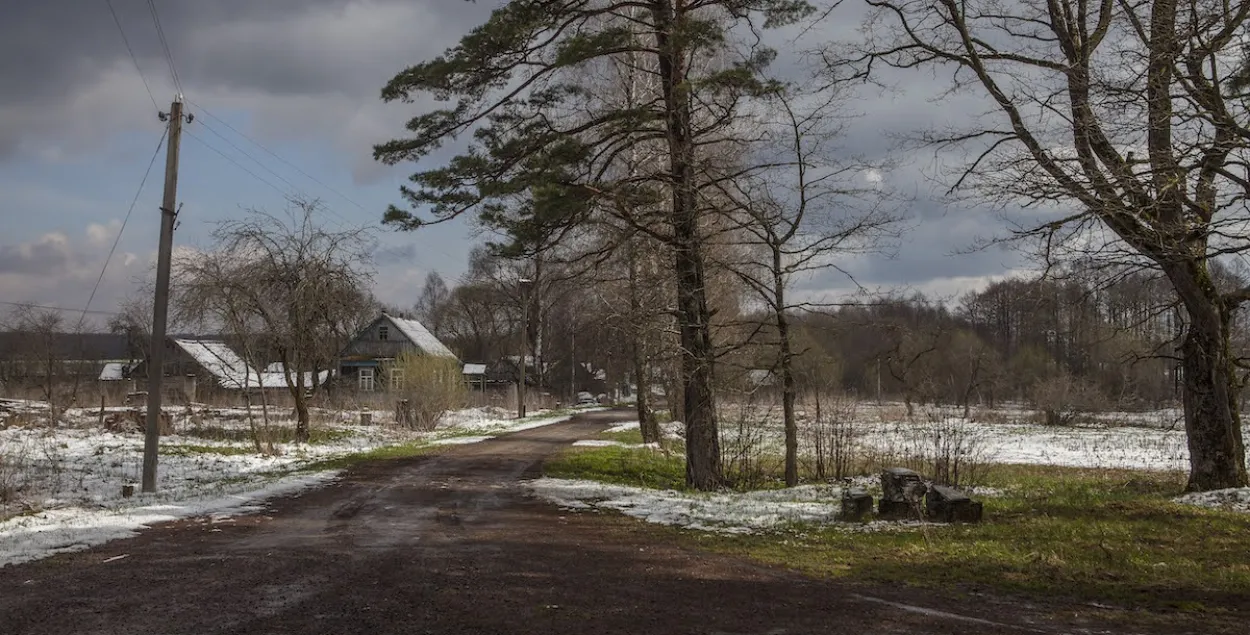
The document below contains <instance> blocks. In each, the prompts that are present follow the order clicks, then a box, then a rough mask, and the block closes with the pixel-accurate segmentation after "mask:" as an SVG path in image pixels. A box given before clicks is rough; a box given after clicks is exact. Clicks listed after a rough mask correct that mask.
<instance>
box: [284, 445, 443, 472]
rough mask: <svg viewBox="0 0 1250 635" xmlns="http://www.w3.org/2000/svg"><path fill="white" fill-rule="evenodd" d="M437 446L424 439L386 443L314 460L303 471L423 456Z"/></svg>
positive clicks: (338, 468)
mask: <svg viewBox="0 0 1250 635" xmlns="http://www.w3.org/2000/svg"><path fill="white" fill-rule="evenodd" d="M437 447H438V446H435V445H430V444H429V443H427V442H425V441H413V442H410V443H402V444H399V445H388V446H384V447H380V448H374V449H372V450H368V451H366V452H357V453H355V454H348V455H344V456H338V457H334V458H329V459H323V460H321V461H316V462H314V463H310V464H308V465H307V466H305V467H304V468H302V469H303V471H309V472H315V471H320V470H343V469H347V468H349V467H351V466H353V465H356V464H358V463H364V462H368V461H384V460H388V459H406V458H411V457H414V456H423V455H425V454H429V453H430V452H431V451H432V450H434V449H435V448H437Z"/></svg>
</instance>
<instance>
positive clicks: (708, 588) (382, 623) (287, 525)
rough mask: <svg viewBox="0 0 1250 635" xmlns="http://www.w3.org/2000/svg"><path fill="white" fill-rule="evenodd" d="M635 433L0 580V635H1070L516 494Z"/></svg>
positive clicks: (8, 573) (996, 611)
mask: <svg viewBox="0 0 1250 635" xmlns="http://www.w3.org/2000/svg"><path fill="white" fill-rule="evenodd" d="M628 418H629V413H628V412H598V413H590V414H585V415H581V416H579V417H577V418H575V419H574V420H572V421H570V422H567V423H562V424H557V425H552V426H548V427H544V428H537V429H533V430H528V431H524V432H519V433H516V434H512V435H509V436H506V437H501V438H499V439H495V440H491V441H487V442H483V443H479V444H475V445H464V446H450V447H448V448H447V449H446V450H445V451H442V452H441V453H439V454H437V455H431V456H426V457H419V458H413V459H404V460H394V461H385V462H377V463H371V464H367V465H363V466H360V467H357V468H354V469H353V470H351V471H350V472H349V473H348V474H347V475H346V476H345V477H344V478H343V479H342V480H341V481H339V482H336V483H335V484H333V485H330V486H328V487H325V488H322V489H319V490H315V491H311V492H308V493H305V494H303V495H302V496H298V497H291V498H285V499H278V500H275V501H273V502H272V504H271V506H270V509H269V510H268V511H267V512H266V513H263V514H256V515H252V516H243V517H237V518H234V519H229V520H224V521H217V522H214V521H211V520H208V519H195V520H188V521H182V522H178V523H171V524H168V525H164V526H160V527H156V528H153V529H151V530H148V531H145V532H144V533H142V534H141V535H140V536H138V537H136V538H134V539H130V540H122V541H116V542H112V543H109V544H107V545H103V546H101V547H98V548H95V549H92V550H90V551H85V552H81V553H76V554H68V555H63V556H57V557H53V558H49V559H46V560H42V561H37V562H32V563H27V564H24V565H18V566H10V567H5V568H3V569H0V633H2V634H4V635H27V634H31V635H33V634H37V633H38V634H42V633H48V634H71V633H73V634H79V635H88V634H103V633H116V634H123V633H124V634H138V633H163V634H173V633H187V634H192V633H194V634H197V635H204V634H210V633H211V634H227V633H238V634H244V633H248V634H250V633H256V634H260V633H275V634H276V633H328V634H336V635H347V634H356V633H360V634H364V633H368V634H370V635H375V634H381V633H408V634H425V633H518V634H528V633H569V634H582V633H585V634H600V633H649V634H650V633H683V634H684V633H690V634H694V633H700V634H709V635H711V634H742V635H745V634H755V633H759V634H764V633H769V634H777V635H780V634H783V633H1014V632H1051V633H1057V632H1074V630H1076V629H1075V627H1076V626H1077V625H1075V624H1067V625H1059V624H1056V623H1054V622H1052V621H1050V619H1049V618H1044V617H1040V616H1042V615H1053V614H1054V612H1053V611H1052V610H1049V609H1047V610H1035V609H1037V608H1038V607H1034V608H1021V606H1020V605H1018V604H1015V603H1009V602H1006V601H999V600H991V599H987V598H970V599H964V600H963V601H957V602H955V603H950V602H946V601H944V600H943V599H939V598H936V597H927V596H926V595H925V594H924V593H920V592H915V591H907V592H901V593H891V592H890V590H888V589H878V590H873V589H871V588H869V587H863V586H854V587H848V586H846V585H840V584H837V583H830V582H827V581H818V580H811V579H808V578H805V577H803V576H799V575H796V574H793V573H789V572H785V571H779V570H775V569H770V568H765V567H759V566H755V565H751V564H749V563H745V562H742V561H739V560H736V559H734V558H730V557H725V556H718V555H710V554H704V553H698V552H692V551H688V550H685V549H682V548H679V547H676V546H672V545H667V544H657V543H656V541H654V540H652V539H649V535H648V533H647V532H646V531H641V530H639V529H638V528H637V526H635V525H631V524H630V523H629V522H625V521H617V520H610V519H609V520H605V519H604V518H602V517H599V516H597V515H594V514H581V515H579V514H571V513H567V512H562V511H560V510H557V509H554V508H552V507H550V506H548V505H545V504H543V503H541V502H538V501H535V500H532V499H529V498H527V497H526V495H525V492H524V489H523V487H522V486H521V485H520V483H521V481H522V480H523V479H524V478H526V477H529V476H536V475H537V473H538V470H539V467H540V465H541V462H542V460H543V459H544V458H545V457H547V456H550V455H551V454H552V453H554V452H557V451H559V450H560V449H562V448H563V447H565V446H566V445H567V444H569V443H571V442H572V441H574V440H577V439H581V438H589V437H591V436H592V435H594V434H595V433H597V432H599V431H601V430H603V429H604V428H606V427H607V426H608V425H610V424H611V423H612V422H614V421H619V420H625V419H628ZM118 556H125V557H122V558H118ZM935 609H940V610H935ZM1104 632H1105V631H1104Z"/></svg>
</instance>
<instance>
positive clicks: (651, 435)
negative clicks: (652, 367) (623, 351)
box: [628, 238, 660, 443]
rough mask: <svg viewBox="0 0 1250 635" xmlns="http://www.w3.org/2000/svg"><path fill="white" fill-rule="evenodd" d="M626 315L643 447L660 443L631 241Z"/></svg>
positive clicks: (634, 254)
mask: <svg viewBox="0 0 1250 635" xmlns="http://www.w3.org/2000/svg"><path fill="white" fill-rule="evenodd" d="M628 256H629V312H630V318H631V321H632V322H633V324H632V325H631V327H632V328H631V331H632V332H631V333H630V334H631V335H632V336H633V347H632V353H633V357H634V386H635V387H636V389H635V391H634V399H635V401H634V405H635V406H636V407H637V409H638V428H639V430H641V431H642V442H643V443H659V442H660V424H659V422H658V421H656V418H655V413H654V412H652V410H651V385H650V383H649V382H648V381H647V375H648V373H647V356H646V354H645V349H646V342H645V339H644V338H646V330H645V328H644V327H643V325H642V317H641V316H642V313H643V311H645V310H647V309H646V308H644V307H643V306H642V300H641V299H640V298H639V297H638V253H637V250H636V249H635V245H634V240H633V239H632V238H631V239H630V241H629V253H628Z"/></svg>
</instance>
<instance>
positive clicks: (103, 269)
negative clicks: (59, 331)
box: [78, 128, 169, 328]
mask: <svg viewBox="0 0 1250 635" xmlns="http://www.w3.org/2000/svg"><path fill="white" fill-rule="evenodd" d="M168 133H169V129H168V128H166V129H165V131H164V132H162V133H161V138H160V140H158V141H157V142H156V150H154V151H153V152H152V158H151V159H150V160H149V161H148V169H147V170H144V172H143V180H141V181H139V189H138V190H136V191H135V196H134V198H133V199H131V200H130V209H128V210H126V216H125V218H123V219H122V226H121V227H120V228H119V229H118V230H117V237H116V238H114V239H113V246H112V247H110V248H109V253H108V256H107V257H105V258H104V266H103V267H100V275H99V277H97V278H96V279H95V286H94V287H92V288H91V295H90V296H88V297H87V304H86V305H85V306H83V308H82V317H80V318H78V326H79V327H80V328H81V327H82V323H83V321H84V320H86V319H87V310H88V309H90V308H91V302H92V301H93V300H95V294H96V292H97V291H99V290H100V282H101V281H103V280H104V272H106V271H108V268H109V263H110V262H112V260H113V254H114V253H116V251H117V244H118V243H120V242H121V240H122V233H123V232H125V231H126V224H127V223H129V222H130V215H131V214H132V213H133V212H134V211H135V205H136V204H137V203H138V202H139V195H140V194H142V193H143V186H144V185H146V184H147V182H148V176H149V175H150V174H152V166H153V165H155V164H156V157H157V156H158V155H160V153H161V146H163V145H165V135H166V134H168Z"/></svg>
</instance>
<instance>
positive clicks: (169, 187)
mask: <svg viewBox="0 0 1250 635" xmlns="http://www.w3.org/2000/svg"><path fill="white" fill-rule="evenodd" d="M168 118H169V145H168V146H166V150H167V151H166V153H165V195H164V197H163V198H162V199H161V237H160V249H159V251H158V252H157V257H156V298H155V301H154V302H153V304H152V344H151V346H150V347H149V348H148V350H149V353H148V419H147V424H148V425H147V431H146V434H145V436H144V440H143V491H144V492H155V491H156V458H157V451H158V449H159V447H160V440H161V380H162V379H163V375H164V370H165V325H166V322H167V321H168V317H169V268H170V260H171V258H172V254H173V249H174V218H175V216H177V214H178V209H177V200H178V142H179V140H180V139H181V137H182V95H178V96H177V97H175V98H174V101H173V103H172V104H170V105H169V116H168Z"/></svg>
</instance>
